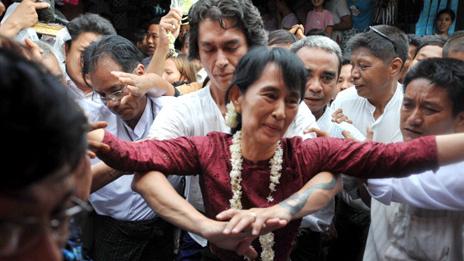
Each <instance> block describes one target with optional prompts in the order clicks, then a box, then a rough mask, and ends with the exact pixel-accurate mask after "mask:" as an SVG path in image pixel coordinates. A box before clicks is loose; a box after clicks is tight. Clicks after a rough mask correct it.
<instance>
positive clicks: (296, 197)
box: [279, 177, 337, 215]
mask: <svg viewBox="0 0 464 261" xmlns="http://www.w3.org/2000/svg"><path fill="white" fill-rule="evenodd" d="M336 185H337V180H336V179H335V178H334V177H332V179H331V180H330V181H329V182H327V183H320V184H316V185H314V186H312V187H310V188H308V189H306V190H305V191H303V192H297V193H295V194H293V195H292V196H291V197H290V198H288V199H286V200H284V201H282V202H280V203H279V205H280V206H281V207H283V208H286V209H288V210H289V211H290V214H291V215H295V214H296V213H298V212H300V211H301V209H303V207H304V206H305V204H306V201H307V200H308V198H309V197H310V196H311V194H313V192H314V191H316V190H318V189H322V190H331V189H334V188H335V186H336Z"/></svg>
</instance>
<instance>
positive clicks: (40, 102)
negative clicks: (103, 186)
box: [0, 49, 90, 261]
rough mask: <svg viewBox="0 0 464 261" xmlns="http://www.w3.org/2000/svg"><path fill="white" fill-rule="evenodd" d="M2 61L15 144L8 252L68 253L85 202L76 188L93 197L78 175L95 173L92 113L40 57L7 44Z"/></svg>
mask: <svg viewBox="0 0 464 261" xmlns="http://www.w3.org/2000/svg"><path fill="white" fill-rule="evenodd" d="M0 68H2V77H1V78H0V91H1V93H2V95H1V97H0V104H2V109H1V110H0V117H1V118H2V128H1V131H2V136H3V137H7V138H6V139H3V141H2V146H4V148H8V153H5V154H4V155H3V156H2V162H3V164H2V173H4V175H2V182H1V183H0V260H4V261H7V260H15V261H29V260H49V261H56V260H61V258H62V254H61V251H60V248H62V247H63V245H64V243H65V241H66V238H67V235H68V226H67V224H68V221H69V218H70V217H71V216H73V215H74V214H76V213H78V212H80V211H81V210H82V209H83V208H85V203H83V202H82V201H81V200H79V199H77V198H75V197H74V195H80V196H82V197H83V198H85V197H86V195H84V194H85V193H76V192H77V186H78V180H82V179H87V180H88V179H89V178H90V163H89V161H88V158H87V156H86V148H87V142H86V130H87V128H88V126H87V119H86V117H85V115H84V114H83V113H82V112H81V110H80V109H79V107H78V105H77V104H75V102H74V101H73V100H72V99H71V98H70V97H69V96H68V95H67V93H66V90H65V89H64V88H63V86H62V85H61V84H60V83H59V82H58V80H56V79H55V78H54V77H53V76H52V75H50V74H47V73H44V71H43V70H42V68H39V66H38V65H35V64H32V63H31V62H28V61H26V59H25V58H23V57H19V56H17V55H14V54H12V53H9V52H7V51H5V50H3V49H2V50H0ZM24 106H26V107H27V108H24ZM18 160H20V163H19V164H16V162H18ZM79 189H80V190H82V189H84V190H83V191H85V188H79ZM81 192H82V191H81Z"/></svg>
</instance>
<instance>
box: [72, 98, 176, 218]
mask: <svg viewBox="0 0 464 261" xmlns="http://www.w3.org/2000/svg"><path fill="white" fill-rule="evenodd" d="M174 102H175V98H174V97H160V98H156V99H155V98H148V99H147V105H146V107H145V110H144V112H143V114H142V116H141V117H140V120H139V121H138V122H137V125H136V126H135V128H134V129H132V128H130V127H129V126H128V125H127V124H126V123H125V122H124V121H123V120H121V118H119V117H118V116H116V115H115V114H113V113H112V112H111V111H110V110H109V109H108V108H107V107H106V106H105V105H103V104H98V103H95V102H91V101H87V100H81V101H80V104H81V106H82V107H83V109H84V110H85V112H86V113H87V115H88V118H89V121H90V122H95V121H106V122H108V127H107V128H106V130H107V131H109V132H110V133H112V134H114V135H116V136H117V137H119V138H120V139H123V140H132V141H137V140H141V139H144V138H146V137H147V136H148V133H149V129H150V127H151V125H152V123H153V120H154V118H155V117H156V116H157V114H158V112H159V111H160V110H161V107H162V106H164V105H165V104H167V103H174ZM97 162H98V161H94V162H92V163H94V164H95V163H97ZM133 178H134V176H133V175H124V176H122V177H120V178H118V179H116V180H115V181H113V182H111V183H109V184H108V185H106V186H104V187H102V188H101V189H99V190H98V191H96V192H94V193H92V194H91V195H90V202H91V203H92V205H93V207H94V208H95V211H96V212H97V213H98V214H99V215H105V216H110V217H112V218H114V219H117V220H123V221H140V220H148V219H153V218H154V217H155V216H156V215H155V213H154V212H153V211H152V210H151V208H150V207H149V206H148V205H147V203H146V202H145V200H144V199H143V198H142V196H140V194H138V193H136V192H134V191H132V189H131V184H132V179H133ZM170 181H171V183H173V185H174V186H175V187H177V186H178V184H177V181H178V179H176V178H174V177H173V178H171V179H170Z"/></svg>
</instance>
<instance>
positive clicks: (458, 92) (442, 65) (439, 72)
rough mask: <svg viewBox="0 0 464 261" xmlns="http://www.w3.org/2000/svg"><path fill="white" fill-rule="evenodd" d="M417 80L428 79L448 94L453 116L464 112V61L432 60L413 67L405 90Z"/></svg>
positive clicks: (406, 79)
mask: <svg viewBox="0 0 464 261" xmlns="http://www.w3.org/2000/svg"><path fill="white" fill-rule="evenodd" d="M415 79H427V80H429V81H430V82H432V83H433V84H434V85H435V86H437V87H440V88H443V89H445V90H446V92H447V93H448V97H449V99H450V100H451V102H452V103H453V104H452V107H453V115H457V114H458V113H460V112H462V111H464V61H460V60H456V59H451V58H430V59H426V60H423V61H421V62H420V63H418V64H417V65H415V66H413V67H412V68H411V69H410V70H409V72H408V73H407V74H406V78H405V79H404V90H405V91H406V89H407V87H408V85H409V83H411V82H412V81H413V80H415Z"/></svg>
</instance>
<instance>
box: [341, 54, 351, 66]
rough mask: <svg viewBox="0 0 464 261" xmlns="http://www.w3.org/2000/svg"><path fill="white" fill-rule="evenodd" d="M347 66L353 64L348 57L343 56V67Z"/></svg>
mask: <svg viewBox="0 0 464 261" xmlns="http://www.w3.org/2000/svg"><path fill="white" fill-rule="evenodd" d="M347 64H351V60H350V58H348V57H346V56H345V55H343V56H342V65H341V66H343V65H347Z"/></svg>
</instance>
